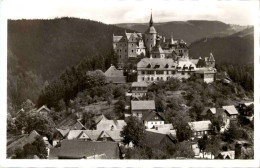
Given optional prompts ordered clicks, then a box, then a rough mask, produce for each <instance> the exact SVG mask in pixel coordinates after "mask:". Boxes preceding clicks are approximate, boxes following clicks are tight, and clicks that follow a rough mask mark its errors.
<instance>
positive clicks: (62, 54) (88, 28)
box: [7, 18, 133, 112]
mask: <svg viewBox="0 0 260 168" xmlns="http://www.w3.org/2000/svg"><path fill="white" fill-rule="evenodd" d="M124 31H125V29H122V28H119V27H116V26H113V25H106V24H103V23H100V22H96V21H91V20H86V19H76V18H58V19H52V20H8V54H7V59H8V60H7V63H8V70H7V72H8V79H7V82H8V88H7V89H8V90H7V91H8V111H9V112H15V110H18V108H20V105H21V104H22V102H24V101H26V100H27V99H30V100H32V101H33V102H34V103H36V101H37V99H38V97H39V95H40V92H41V90H42V89H43V87H44V86H46V85H48V83H50V82H51V80H52V79H55V78H57V77H59V75H60V74H61V73H62V72H64V71H65V70H66V69H68V68H71V67H72V66H74V65H77V64H79V63H80V62H82V61H85V62H88V63H89V64H88V65H87V66H88V67H86V69H90V70H92V69H102V70H105V69H107V68H108V67H109V66H110V64H111V63H113V64H116V62H115V60H116V59H115V56H114V55H113V53H111V52H112V35H113V33H114V34H123V33H124ZM127 32H133V31H131V30H127Z"/></svg>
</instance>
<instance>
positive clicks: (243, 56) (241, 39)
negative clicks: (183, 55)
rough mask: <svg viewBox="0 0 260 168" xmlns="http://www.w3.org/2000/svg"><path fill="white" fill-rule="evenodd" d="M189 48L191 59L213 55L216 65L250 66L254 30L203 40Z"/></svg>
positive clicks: (252, 59) (252, 55) (249, 29)
mask: <svg viewBox="0 0 260 168" xmlns="http://www.w3.org/2000/svg"><path fill="white" fill-rule="evenodd" d="M189 48H190V56H191V57H192V58H199V57H205V56H209V53H213V55H214V57H215V60H216V63H217V64H239V65H246V64H252V63H253V62H254V28H253V27H251V28H248V29H245V30H243V31H241V32H238V33H235V34H233V35H229V36H225V37H213V38H204V39H201V40H199V41H196V42H194V43H192V44H191V45H190V46H189Z"/></svg>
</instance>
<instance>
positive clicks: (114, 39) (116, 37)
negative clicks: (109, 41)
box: [113, 36, 123, 43]
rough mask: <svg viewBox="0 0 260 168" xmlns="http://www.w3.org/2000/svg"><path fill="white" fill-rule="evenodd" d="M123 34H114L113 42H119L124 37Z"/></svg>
mask: <svg viewBox="0 0 260 168" xmlns="http://www.w3.org/2000/svg"><path fill="white" fill-rule="evenodd" d="M122 37H123V36H113V42H114V43H117V42H119V41H120V40H121V39H122Z"/></svg>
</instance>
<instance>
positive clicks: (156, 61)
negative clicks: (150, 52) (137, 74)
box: [137, 58, 177, 70]
mask: <svg viewBox="0 0 260 168" xmlns="http://www.w3.org/2000/svg"><path fill="white" fill-rule="evenodd" d="M176 66H177V64H176V62H174V60H173V59H168V58H165V59H161V58H152V59H151V58H143V59H141V61H139V62H138V63H137V68H138V69H154V68H157V69H166V70H172V69H175V68H176Z"/></svg>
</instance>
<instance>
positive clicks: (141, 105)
mask: <svg viewBox="0 0 260 168" xmlns="http://www.w3.org/2000/svg"><path fill="white" fill-rule="evenodd" d="M131 109H132V110H155V102H154V100H145V101H133V100H132V101H131Z"/></svg>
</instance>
